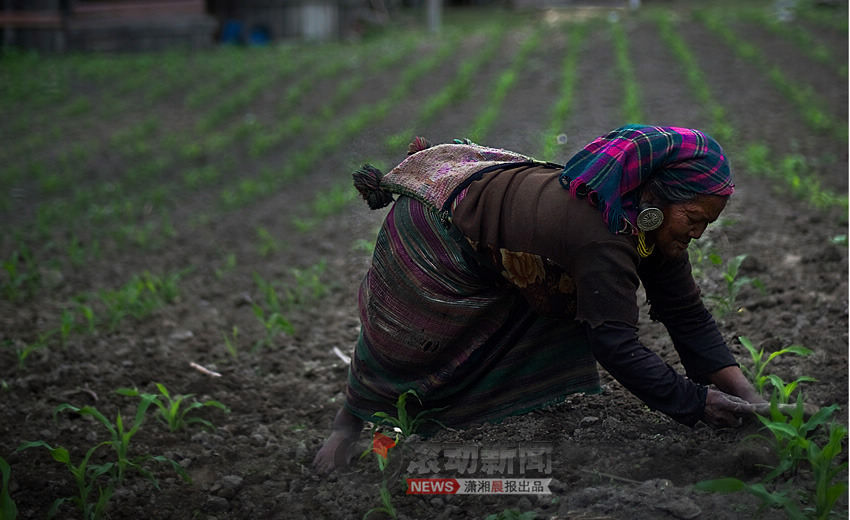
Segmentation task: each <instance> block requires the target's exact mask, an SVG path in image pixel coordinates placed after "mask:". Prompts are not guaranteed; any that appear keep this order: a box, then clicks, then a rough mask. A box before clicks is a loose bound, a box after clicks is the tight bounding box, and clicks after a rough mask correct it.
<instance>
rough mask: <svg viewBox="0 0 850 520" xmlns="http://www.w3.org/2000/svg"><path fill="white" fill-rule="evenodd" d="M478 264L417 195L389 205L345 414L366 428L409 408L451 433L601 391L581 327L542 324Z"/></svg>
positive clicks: (365, 285)
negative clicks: (380, 416)
mask: <svg viewBox="0 0 850 520" xmlns="http://www.w3.org/2000/svg"><path fill="white" fill-rule="evenodd" d="M500 278H501V277H500V275H499V273H498V272H495V271H494V270H492V269H487V268H486V267H484V266H483V264H482V263H480V262H479V259H478V255H477V254H476V252H475V251H474V250H473V249H472V247H471V246H470V244H469V243H468V242H467V241H466V239H465V238H464V236H463V235H462V234H461V232H460V231H459V230H458V229H457V228H456V227H455V226H453V225H452V224H451V223H444V222H443V221H441V218H440V213H439V212H438V211H436V210H434V209H432V208H431V207H430V206H427V205H425V204H423V203H421V202H419V201H417V200H415V199H411V198H409V197H400V198H399V200H398V201H396V203H395V204H394V206H393V207H392V208H391V210H390V211H389V213H388V214H387V217H386V219H385V221H384V224H383V226H382V228H381V231H380V233H379V235H378V239H377V242H376V245H375V252H374V257H373V260H372V265H371V267H370V269H369V271H368V272H367V274H366V276H365V278H364V280H363V282H362V284H361V286H360V292H359V302H358V303H359V309H360V320H361V323H362V327H361V332H360V337H359V339H358V341H357V346H356V348H355V352H354V356H353V357H352V361H351V366H350V369H349V377H348V385H347V388H346V403H345V405H346V407H347V408H348V409H349V410H350V411H351V412H352V413H353V414H355V415H357V416H358V417H360V418H362V419H364V420H372V414H374V413H375V412H378V411H383V412H387V413H389V414H391V415H393V416H394V415H395V403H396V400H397V398H398V396H399V395H400V394H402V393H404V392H406V391H407V390H409V389H413V390H414V391H415V392H416V393H417V395H418V396H419V398H420V399H421V401H422V405H421V407H420V406H419V403H416V402H415V401H416V400H415V399H412V398H411V399H408V404H409V405H410V406H409V411H410V412H415V411H416V409H417V408H419V409H440V410H439V411H438V412H436V413H434V414H433V415H430V417H433V418H434V419H437V420H439V421H440V422H442V423H443V424H446V425H447V426H465V425H469V424H474V423H480V422H493V421H498V420H500V419H503V418H504V417H507V416H509V415H516V414H521V413H525V412H528V411H530V410H533V409H536V408H540V407H543V406H546V405H549V404H554V403H557V402H559V401H561V400H562V399H563V397H564V396H565V395H567V394H570V393H575V392H598V391H599V376H598V373H597V370H596V362H595V360H594V358H593V356H592V354H591V351H590V346H589V344H588V342H587V339H586V337H585V334H584V333H583V331H582V330H581V328H580V326H579V325H578V324H577V323H576V322H574V321H570V320H563V319H560V320H559V319H554V318H548V317H545V316H540V315H539V314H536V313H535V312H534V311H532V310H531V308H530V307H529V305H528V303H527V302H526V300H525V299H524V298H523V296H522V295H521V294H520V293H519V292H518V291H517V290H515V289H512V288H511V287H507V286H506V285H505V284H504V283H503V280H500Z"/></svg>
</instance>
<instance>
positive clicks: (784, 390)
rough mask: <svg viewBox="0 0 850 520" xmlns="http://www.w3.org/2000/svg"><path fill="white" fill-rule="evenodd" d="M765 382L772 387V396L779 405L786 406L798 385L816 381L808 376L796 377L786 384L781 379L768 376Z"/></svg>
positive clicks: (775, 376)
mask: <svg viewBox="0 0 850 520" xmlns="http://www.w3.org/2000/svg"><path fill="white" fill-rule="evenodd" d="M767 380H768V381H769V382H770V384H771V385H773V388H774V395H775V396H776V400H777V402H778V403H779V404H788V403H789V402H790V401H791V394H792V393H793V392H794V390H796V389H797V385H799V384H800V383H813V382H815V381H817V379H815V378H813V377H809V376H802V377H798V378H797V379H795V380H794V381H791V382H790V383H786V382H785V381H783V380H782V378H781V377H779V376H777V375H775V374H768V375H767Z"/></svg>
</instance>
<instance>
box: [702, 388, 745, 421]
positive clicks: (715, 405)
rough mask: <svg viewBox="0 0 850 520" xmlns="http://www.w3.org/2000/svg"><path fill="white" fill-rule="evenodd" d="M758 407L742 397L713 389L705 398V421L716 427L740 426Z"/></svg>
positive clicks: (710, 389)
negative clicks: (743, 419) (744, 418)
mask: <svg viewBox="0 0 850 520" xmlns="http://www.w3.org/2000/svg"><path fill="white" fill-rule="evenodd" d="M755 411H756V405H754V404H751V403H749V402H747V401H745V400H744V399H741V398H740V397H736V396H734V395H730V394H727V393H724V392H721V391H720V390H715V389H713V388H709V389H708V393H707V394H706V396H705V411H704V412H703V417H702V418H703V420H704V421H705V422H707V423H708V424H710V425H712V426H716V427H721V428H722V427H729V426H740V425H741V418H742V417H745V416H747V415H752V414H753V413H755Z"/></svg>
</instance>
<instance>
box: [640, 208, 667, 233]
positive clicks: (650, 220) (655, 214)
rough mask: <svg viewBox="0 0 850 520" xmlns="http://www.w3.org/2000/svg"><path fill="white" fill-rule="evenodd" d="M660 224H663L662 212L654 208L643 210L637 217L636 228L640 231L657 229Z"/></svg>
mask: <svg viewBox="0 0 850 520" xmlns="http://www.w3.org/2000/svg"><path fill="white" fill-rule="evenodd" d="M662 222H664V212H663V211H661V209H659V208H656V207H655V206H650V207H648V208H643V209H642V210H640V213H638V216H637V228H638V229H639V230H641V231H652V230H654V229H658V228H659V227H661V223H662Z"/></svg>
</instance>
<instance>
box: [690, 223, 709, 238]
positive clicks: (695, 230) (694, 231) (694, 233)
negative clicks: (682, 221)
mask: <svg viewBox="0 0 850 520" xmlns="http://www.w3.org/2000/svg"><path fill="white" fill-rule="evenodd" d="M706 227H708V224H705V223H703V224H697V225H695V226H692V227H691V232H690V233H689V234H688V236H690V237H691V238H693V239H694V240H698V239H699V238H700V237H701V236H702V234H703V233H704V232H705V228H706Z"/></svg>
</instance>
